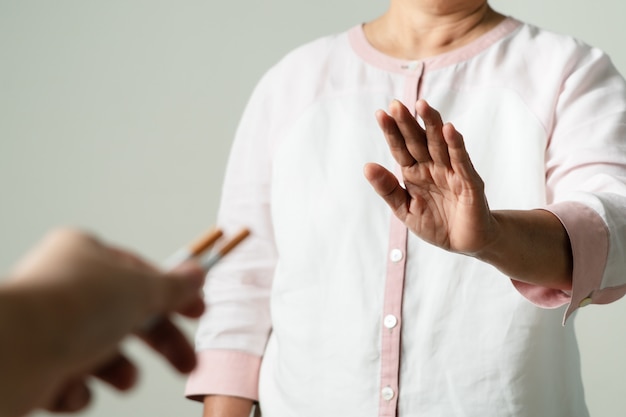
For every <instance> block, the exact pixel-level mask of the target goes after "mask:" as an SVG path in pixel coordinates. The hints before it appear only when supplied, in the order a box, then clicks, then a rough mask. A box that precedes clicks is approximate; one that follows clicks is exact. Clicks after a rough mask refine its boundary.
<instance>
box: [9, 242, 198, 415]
mask: <svg viewBox="0 0 626 417" xmlns="http://www.w3.org/2000/svg"><path fill="white" fill-rule="evenodd" d="M203 280H204V271H202V270H201V269H200V268H199V267H197V266H196V265H192V264H188V265H184V266H182V267H181V268H179V269H177V270H176V271H172V272H170V273H165V272H162V271H160V270H159V269H157V268H155V267H153V266H151V265H149V264H148V263H146V262H144V261H143V260H141V259H140V258H139V257H138V256H136V255H134V254H132V253H130V252H127V251H124V250H121V249H118V248H114V247H110V246H107V245H105V244H103V243H102V242H100V241H98V240H97V239H96V238H94V237H92V236H90V235H88V234H85V233H82V232H79V231H74V230H59V231H55V232H53V233H51V234H49V235H48V236H47V237H45V238H44V239H43V240H42V241H41V242H40V243H39V245H38V246H37V247H35V248H34V249H33V250H32V251H31V252H30V253H29V254H28V255H27V256H26V257H25V258H24V259H23V260H22V261H21V262H19V263H18V265H17V266H16V267H15V269H14V271H13V273H12V274H11V277H10V280H9V281H8V282H7V283H6V285H5V286H4V287H6V291H8V292H10V293H11V294H12V295H15V297H16V299H17V300H19V301H20V303H19V305H17V306H18V308H21V309H22V310H26V311H25V314H24V317H26V318H29V317H30V318H32V319H33V320H32V322H30V323H29V322H28V320H27V319H25V322H24V323H23V324H25V325H30V327H31V329H29V331H28V332H27V333H26V334H27V335H31V336H32V341H30V340H25V341H23V342H22V343H21V347H22V348H24V349H26V350H25V351H24V354H26V352H29V356H30V357H29V358H27V359H28V360H26V361H24V364H23V365H22V368H24V367H25V368H26V369H22V371H23V372H22V374H23V375H25V376H28V375H30V378H31V379H34V380H32V381H25V384H26V385H27V386H28V393H27V397H28V404H23V406H25V407H28V408H23V409H22V411H23V412H27V411H28V410H30V409H34V408H39V407H41V408H45V409H48V410H50V411H63V412H69V411H77V410H80V409H82V408H83V407H85V406H86V405H87V404H88V403H89V401H90V391H89V387H88V380H89V379H90V378H91V377H96V378H98V379H100V380H102V381H104V382H106V383H108V384H110V385H112V386H113V387H115V388H117V389H121V390H125V389H128V388H130V387H132V386H133V384H134V383H135V381H136V373H137V371H136V368H135V366H134V365H133V363H132V362H131V361H130V360H129V359H128V358H127V357H125V356H124V355H123V354H122V353H121V351H120V343H121V342H122V340H123V339H124V338H126V337H127V336H129V335H131V334H134V335H136V336H138V337H139V338H141V339H142V340H143V341H144V342H145V343H146V344H148V345H149V346H151V347H152V348H153V349H154V350H156V351H157V352H158V353H159V354H160V355H162V356H163V357H164V358H165V359H166V360H167V361H169V362H170V363H171V364H172V366H174V367H175V368H176V369H177V370H179V371H181V372H189V371H191V370H192V369H193V368H194V366H195V352H194V349H193V347H192V346H191V345H190V343H189V342H188V341H187V338H186V337H185V335H184V334H183V333H182V332H181V330H180V329H179V328H178V327H176V326H175V325H174V324H173V322H172V321H171V320H170V319H169V318H168V315H170V314H171V313H174V312H176V313H180V314H182V315H184V316H187V317H192V318H196V317H199V316H200V315H201V314H202V312H203V310H204V304H203V301H202V297H201V288H202V284H203ZM8 300H9V301H10V300H11V298H8ZM18 312H19V311H18ZM155 317H156V318H159V319H158V320H154V318H155ZM11 319H12V320H14V321H15V322H16V323H18V321H19V320H20V319H21V316H15V317H11ZM5 321H6V320H5ZM147 323H149V324H150V326H146V324H147ZM33 326H34V328H32V327H33ZM10 337H11V336H10V335H4V336H3V339H5V338H7V339H9V338H10ZM19 342H20V341H19V339H18V340H17V343H18V344H17V346H18V347H20V343H19ZM31 342H32V344H37V346H30V343H31ZM3 343H4V342H3ZM16 353H19V352H16ZM29 367H33V368H36V369H33V372H32V373H31V372H28V371H29V369H28V368H29ZM1 378H2V379H5V378H7V379H9V378H8V376H4V375H3V376H2V377H1ZM9 382H10V383H11V384H15V383H16V381H15V380H12V381H9ZM4 385H6V384H2V383H0V386H2V387H3V388H5V387H4ZM3 392H4V394H6V393H7V392H6V391H3ZM4 394H3V397H5V395H4ZM18 397H19V395H18ZM0 414H2V413H0Z"/></svg>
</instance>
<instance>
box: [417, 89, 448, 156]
mask: <svg viewBox="0 0 626 417" xmlns="http://www.w3.org/2000/svg"><path fill="white" fill-rule="evenodd" d="M415 110H416V112H417V114H418V115H419V117H421V119H422V120H423V121H424V127H425V129H426V137H427V146H428V152H429V154H430V157H431V158H432V160H433V162H435V163H436V164H441V165H444V166H446V167H450V156H449V155H448V146H447V144H446V142H445V140H444V138H443V132H442V131H441V129H442V128H443V121H442V119H441V115H440V114H439V112H438V111H437V110H435V109H434V108H432V107H431V106H430V105H429V104H428V103H427V102H426V101H425V100H418V101H417V103H415Z"/></svg>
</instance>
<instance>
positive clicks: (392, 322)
mask: <svg viewBox="0 0 626 417" xmlns="http://www.w3.org/2000/svg"><path fill="white" fill-rule="evenodd" d="M383 324H384V325H385V327H386V328H388V329H393V328H394V327H396V325H397V324H398V319H397V318H396V316H394V315H393V314H388V315H386V316H385V319H384V320H383Z"/></svg>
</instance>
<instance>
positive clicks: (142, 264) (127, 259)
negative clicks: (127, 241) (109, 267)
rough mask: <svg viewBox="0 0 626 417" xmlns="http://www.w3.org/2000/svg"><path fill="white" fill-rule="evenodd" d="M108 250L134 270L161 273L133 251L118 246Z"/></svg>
mask: <svg viewBox="0 0 626 417" xmlns="http://www.w3.org/2000/svg"><path fill="white" fill-rule="evenodd" d="M107 249H108V250H109V252H110V253H111V254H112V255H113V256H114V257H116V258H117V259H118V260H121V261H122V262H124V263H125V264H126V265H130V266H132V267H133V268H138V269H141V270H144V271H150V272H159V270H158V269H157V268H156V267H155V266H154V265H152V264H151V263H149V262H147V261H146V260H145V259H143V258H141V257H140V256H139V255H137V254H135V253H133V252H131V251H128V250H125V249H122V248H120V247H116V246H107Z"/></svg>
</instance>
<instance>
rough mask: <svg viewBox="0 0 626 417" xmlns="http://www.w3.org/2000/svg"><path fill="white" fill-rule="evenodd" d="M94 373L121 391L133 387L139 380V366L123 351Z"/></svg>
mask: <svg viewBox="0 0 626 417" xmlns="http://www.w3.org/2000/svg"><path fill="white" fill-rule="evenodd" d="M93 375H94V376H95V377H96V378H98V379H100V380H102V381H104V382H106V383H107V384H109V385H111V386H112V387H114V388H116V389H118V390H120V391H125V390H127V389H130V388H132V387H133V386H134V385H135V383H136V382H137V368H136V367H135V365H134V364H133V363H132V362H131V361H130V360H129V359H128V358H127V357H126V356H124V355H122V354H121V353H118V354H116V355H115V356H114V357H113V358H112V359H111V360H109V361H107V362H106V363H105V364H104V365H103V366H101V367H100V368H99V369H97V370H96V371H95V372H94V373H93Z"/></svg>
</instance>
